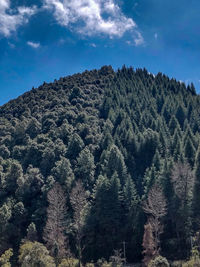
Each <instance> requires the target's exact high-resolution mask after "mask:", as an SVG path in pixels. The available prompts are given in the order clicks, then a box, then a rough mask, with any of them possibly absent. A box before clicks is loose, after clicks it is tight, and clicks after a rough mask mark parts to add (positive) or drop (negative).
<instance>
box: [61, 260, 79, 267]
mask: <svg viewBox="0 0 200 267" xmlns="http://www.w3.org/2000/svg"><path fill="white" fill-rule="evenodd" d="M58 267H78V260H77V259H74V258H67V259H63V260H62V261H61V263H60V264H59V266H58Z"/></svg>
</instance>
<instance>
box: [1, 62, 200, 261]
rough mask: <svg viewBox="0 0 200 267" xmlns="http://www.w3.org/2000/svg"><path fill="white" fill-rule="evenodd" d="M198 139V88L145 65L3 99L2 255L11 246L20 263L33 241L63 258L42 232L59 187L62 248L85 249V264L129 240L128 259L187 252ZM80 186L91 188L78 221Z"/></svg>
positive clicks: (194, 213)
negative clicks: (62, 199) (78, 222)
mask: <svg viewBox="0 0 200 267" xmlns="http://www.w3.org/2000/svg"><path fill="white" fill-rule="evenodd" d="M199 140H200V96H199V95H197V94H196V92H195V88H194V86H193V85H192V84H191V85H189V86H186V85H185V84H184V83H182V82H178V81H176V80H175V79H169V78H168V77H167V76H165V75H163V74H162V73H158V74H157V75H156V76H154V75H152V74H150V73H148V72H147V70H145V69H144V70H142V69H137V70H134V69H133V68H126V67H123V68H122V69H120V70H117V71H116V72H115V71H113V69H112V68H111V67H110V66H104V67H102V68H101V69H100V70H92V71H85V72H84V73H82V74H75V75H73V76H68V77H64V78H60V79H59V80H58V81H57V80H55V81H54V82H53V83H45V82H44V83H43V85H42V86H40V87H39V88H37V89H34V88H33V89H32V90H31V91H30V92H27V93H25V94H24V95H22V96H20V97H18V98H17V99H16V100H12V101H10V102H9V103H7V104H5V105H4V106H2V107H0V255H1V254H2V253H4V252H5V250H7V249H9V248H13V250H14V257H12V259H11V261H13V262H14V264H15V265H14V266H17V255H18V253H19V252H18V249H19V247H20V245H21V244H24V242H27V240H29V241H38V242H40V243H42V244H44V245H46V246H47V248H48V249H49V252H50V255H51V256H52V257H54V260H55V261H58V262H60V261H61V259H62V258H63V257H64V256H62V253H60V254H59V253H57V256H55V253H54V252H55V251H54V250H55V249H54V250H53V248H52V247H53V244H52V243H51V240H50V239H51V236H50V235H49V240H47V239H48V238H47V235H46V233H47V230H46V229H47V225H48V223H49V219H50V216H49V212H50V211H49V212H48V208H47V207H50V206H51V205H50V204H51V199H49V198H50V197H48V194H49V193H48V192H51V190H52V188H53V189H54V188H57V190H61V189H62V191H63V194H64V195H65V199H66V206H67V208H66V210H65V212H64V213H65V215H66V216H65V218H63V221H65V223H63V225H64V228H63V226H62V227H61V228H62V229H60V232H62V234H63V235H64V239H65V241H66V242H65V245H64V243H63V244H61V245H59V241H58V244H57V250H56V251H58V252H59V251H61V250H60V249H61V248H60V247H59V246H62V249H63V250H65V251H67V252H68V253H69V251H70V252H71V253H72V254H73V257H78V255H79V253H78V252H80V247H82V249H81V252H82V257H81V260H82V262H91V261H93V262H96V261H97V260H98V259H101V258H105V259H106V260H109V258H110V256H112V255H113V253H114V250H119V249H121V248H122V242H125V243H124V244H125V245H126V257H127V261H129V262H136V261H141V260H142V258H143V257H144V263H145V264H147V263H146V262H148V260H149V258H148V257H150V258H153V257H154V256H155V255H158V254H161V255H163V256H166V257H167V258H168V259H175V258H177V259H181V258H186V257H189V255H190V249H191V242H190V241H191V236H194V235H195V233H196V232H197V231H198V230H200V142H199ZM77 181H81V183H78V182H77ZM59 185H61V189H59ZM77 186H79V187H81V189H82V190H83V191H84V194H85V196H86V197H85V200H84V201H85V202H84V201H83V202H84V203H86V204H85V206H84V207H82V209H84V212H83V213H81V214H82V215H81V221H83V223H82V224H81V226H80V225H79V226H80V228H77V225H76V227H75V224H76V219H77V216H76V215H77V214H76V207H74V205H75V204H74V202H73V195H74V194H75V193H74V189H75V188H77ZM79 189H80V188H79ZM49 196H50V194H49ZM152 196H153V197H152ZM154 202H155V203H154ZM159 205H160V206H159ZM85 207H87V208H85ZM160 211H162V212H160ZM155 218H156V221H155ZM79 219H80V218H79ZM47 222H48V223H47ZM50 223H51V222H50ZM77 229H78V230H77ZM52 232H53V230H52ZM60 240H61V239H60ZM148 242H153V243H152V244H153V245H151V246H150V247H152V250H153V251H151V252H149V251H148V248H147V244H150V243H148ZM77 243H78V245H77ZM25 245H26V243H25ZM54 245H55V244H54ZM21 246H22V245H21ZM145 246H146V247H145ZM150 250H151V249H150ZM53 251H54V252H53ZM147 251H148V253H147ZM21 253H22V249H21ZM149 253H150V254H149ZM58 255H59V257H60V258H59V257H58ZM63 255H64V254H63ZM148 255H150V256H148ZM151 255H152V256H151ZM145 257H146V258H145ZM22 258H23V257H21V262H22V261H23V259H22ZM20 266H21V265H20ZM24 266H25V265H24ZM27 266H28V265H27ZM41 266H43V265H41ZM45 266H53V265H50V264H49V265H48V264H47V265H45ZM57 266H58V265H57ZM62 266H67V265H62Z"/></svg>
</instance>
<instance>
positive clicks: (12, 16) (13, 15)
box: [0, 0, 36, 37]
mask: <svg viewBox="0 0 200 267" xmlns="http://www.w3.org/2000/svg"><path fill="white" fill-rule="evenodd" d="M35 12H36V7H35V6H32V7H24V6H21V7H18V8H17V9H16V10H13V9H11V8H10V0H0V34H2V35H4V36H5V37H8V36H9V35H10V34H11V33H12V32H15V31H16V30H17V27H19V26H20V25H23V24H24V23H27V22H28V19H29V18H30V16H32V15H33V14H34V13H35Z"/></svg>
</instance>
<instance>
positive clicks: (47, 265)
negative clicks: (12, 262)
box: [19, 241, 55, 267]
mask: <svg viewBox="0 0 200 267" xmlns="http://www.w3.org/2000/svg"><path fill="white" fill-rule="evenodd" d="M19 263H20V265H21V267H55V263H54V260H53V258H52V257H51V256H49V252H48V250H47V249H46V248H45V246H44V245H42V244H41V243H38V242H30V241H28V242H26V243H24V244H22V245H21V246H20V249H19Z"/></svg>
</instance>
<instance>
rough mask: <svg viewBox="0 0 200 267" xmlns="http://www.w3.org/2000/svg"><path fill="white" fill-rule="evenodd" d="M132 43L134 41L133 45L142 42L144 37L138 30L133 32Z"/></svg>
mask: <svg viewBox="0 0 200 267" xmlns="http://www.w3.org/2000/svg"><path fill="white" fill-rule="evenodd" d="M134 43H135V46H139V45H143V44H144V38H143V37H142V34H141V33H140V32H138V31H136V32H135V38H134Z"/></svg>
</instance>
